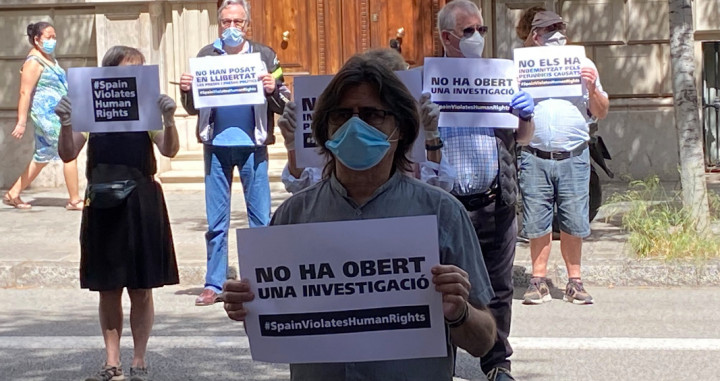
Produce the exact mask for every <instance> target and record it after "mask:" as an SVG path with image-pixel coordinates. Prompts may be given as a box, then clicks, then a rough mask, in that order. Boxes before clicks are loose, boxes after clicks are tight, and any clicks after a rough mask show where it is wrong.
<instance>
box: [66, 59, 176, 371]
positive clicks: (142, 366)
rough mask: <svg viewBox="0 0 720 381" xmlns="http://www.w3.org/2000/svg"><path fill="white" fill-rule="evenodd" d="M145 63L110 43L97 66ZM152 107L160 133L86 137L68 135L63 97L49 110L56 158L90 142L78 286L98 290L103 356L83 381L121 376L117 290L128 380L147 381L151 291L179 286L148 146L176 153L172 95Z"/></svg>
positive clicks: (69, 155)
mask: <svg viewBox="0 0 720 381" xmlns="http://www.w3.org/2000/svg"><path fill="white" fill-rule="evenodd" d="M144 62H145V58H144V57H143V55H142V53H140V51H138V50H137V49H134V48H129V47H125V46H115V47H112V48H111V49H110V50H109V51H108V52H107V54H105V57H104V58H103V62H102V65H103V66H122V65H142V64H143V63H144ZM158 107H159V108H160V109H161V111H162V115H163V124H164V129H162V130H156V131H149V132H146V131H142V132H113V133H90V134H83V133H80V132H73V131H72V126H71V122H70V114H71V105H70V100H69V99H68V98H67V97H63V99H62V100H61V101H60V103H59V104H58V106H57V108H56V110H55V112H56V113H57V114H58V115H59V116H60V120H61V124H62V128H61V131H60V143H59V153H60V157H61V158H62V159H63V160H64V161H65V162H67V161H71V160H73V159H75V158H76V157H77V155H78V153H79V152H80V150H81V149H82V147H83V145H84V144H85V142H87V143H88V150H87V173H86V176H87V179H88V191H87V192H86V199H85V205H86V207H85V208H84V210H83V215H82V225H81V232H80V247H81V257H80V286H81V287H82V288H88V289H90V290H93V291H99V292H100V307H99V315H100V327H101V329H102V334H103V338H104V340H105V351H106V356H107V357H106V360H105V364H104V366H103V368H102V370H101V371H100V372H98V373H97V374H96V375H94V376H92V377H90V378H87V380H88V381H90V380H101V381H107V380H121V379H124V375H123V371H122V367H121V363H120V337H121V332H122V323H123V310H122V292H123V288H127V289H128V294H129V296H130V304H131V309H130V329H131V330H132V335H133V342H134V355H133V360H132V364H131V368H130V376H131V378H130V380H131V381H142V380H145V379H146V377H147V365H146V363H145V351H146V348H147V342H148V339H149V337H150V331H151V330H152V325H153V320H154V316H155V312H154V307H153V296H152V289H153V288H155V287H162V286H164V285H170V284H177V283H178V271H177V263H176V260H175V249H174V248H173V240H172V232H171V230H170V221H169V219H168V214H167V208H166V205H165V199H164V197H163V192H162V188H161V187H160V184H158V183H157V182H155V181H154V180H153V175H154V174H155V172H156V162H155V155H154V153H153V146H152V143H155V145H157V147H158V149H159V151H160V153H161V154H163V155H164V156H168V157H173V156H175V154H177V151H178V148H179V143H178V133H177V130H176V129H175V120H174V116H173V115H174V113H175V108H176V106H175V102H174V101H173V100H172V99H171V98H170V97H168V96H167V95H161V96H160V98H159V99H158Z"/></svg>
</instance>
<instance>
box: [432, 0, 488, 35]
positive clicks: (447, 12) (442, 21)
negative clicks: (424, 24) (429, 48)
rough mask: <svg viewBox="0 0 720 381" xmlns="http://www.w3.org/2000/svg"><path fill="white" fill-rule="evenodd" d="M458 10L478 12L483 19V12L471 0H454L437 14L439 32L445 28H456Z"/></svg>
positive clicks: (468, 12) (469, 12) (470, 12)
mask: <svg viewBox="0 0 720 381" xmlns="http://www.w3.org/2000/svg"><path fill="white" fill-rule="evenodd" d="M458 10H461V11H464V12H465V13H467V14H470V15H472V14H477V15H478V17H480V19H482V12H480V8H478V6H477V5H476V4H475V3H473V2H472V1H469V0H454V1H451V2H449V3H447V4H445V6H444V7H442V9H441V10H440V12H438V15H437V28H438V32H442V31H443V30H455V21H456V17H455V15H456V13H457V11H458Z"/></svg>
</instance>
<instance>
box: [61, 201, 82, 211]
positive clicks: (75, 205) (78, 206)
mask: <svg viewBox="0 0 720 381" xmlns="http://www.w3.org/2000/svg"><path fill="white" fill-rule="evenodd" d="M83 207H85V200H75V201H68V203H67V204H66V205H65V209H67V210H83Z"/></svg>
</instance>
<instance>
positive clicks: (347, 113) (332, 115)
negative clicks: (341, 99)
mask: <svg viewBox="0 0 720 381" xmlns="http://www.w3.org/2000/svg"><path fill="white" fill-rule="evenodd" d="M355 115H357V116H358V117H359V118H360V119H362V120H364V121H365V123H367V124H369V125H371V126H373V127H380V126H382V124H383V123H384V122H385V118H386V117H388V116H393V115H395V114H393V112H392V111H387V110H380V109H376V108H373V107H360V108H358V112H355V111H354V110H353V109H351V108H339V109H335V110H331V111H330V112H328V122H329V123H330V124H332V125H334V126H340V125H342V124H344V123H345V122H347V121H348V119H350V118H352V117H353V116H355Z"/></svg>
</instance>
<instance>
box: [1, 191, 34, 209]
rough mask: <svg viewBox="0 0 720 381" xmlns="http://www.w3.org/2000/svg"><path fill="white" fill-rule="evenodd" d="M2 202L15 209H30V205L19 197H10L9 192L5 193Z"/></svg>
mask: <svg viewBox="0 0 720 381" xmlns="http://www.w3.org/2000/svg"><path fill="white" fill-rule="evenodd" d="M2 202H3V204H5V205H9V206H12V207H13V208H15V209H30V208H32V205H30V204H28V203H27V202H24V201H23V200H21V199H20V197H15V198H13V197H10V193H5V195H4V196H3V199H2Z"/></svg>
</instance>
